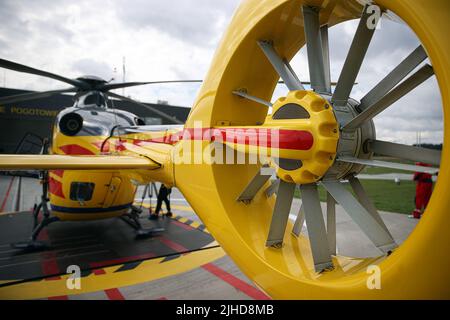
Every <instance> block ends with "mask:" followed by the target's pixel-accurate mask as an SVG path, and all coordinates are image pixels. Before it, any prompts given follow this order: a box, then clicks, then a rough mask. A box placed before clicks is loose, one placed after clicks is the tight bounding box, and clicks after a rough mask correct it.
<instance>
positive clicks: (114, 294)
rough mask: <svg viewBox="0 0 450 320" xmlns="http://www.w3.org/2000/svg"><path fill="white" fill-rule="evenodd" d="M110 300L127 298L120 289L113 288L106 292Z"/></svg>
mask: <svg viewBox="0 0 450 320" xmlns="http://www.w3.org/2000/svg"><path fill="white" fill-rule="evenodd" d="M105 293H106V295H107V296H108V299H109V300H125V297H124V296H123V295H122V294H121V293H120V291H119V289H117V288H112V289H106V290H105Z"/></svg>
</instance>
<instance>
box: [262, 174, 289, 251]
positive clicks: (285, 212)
mask: <svg viewBox="0 0 450 320" xmlns="http://www.w3.org/2000/svg"><path fill="white" fill-rule="evenodd" d="M295 186H296V185H295V184H294V183H288V182H285V181H280V187H279V189H278V194H277V200H276V202H275V207H274V209H273V215H272V221H271V224H270V229H269V235H268V237H267V241H266V246H267V247H275V248H279V247H281V246H282V244H283V238H284V234H285V231H286V225H287V221H288V219H289V212H290V211H291V205H292V200H293V198H294V192H295Z"/></svg>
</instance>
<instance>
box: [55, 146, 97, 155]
mask: <svg viewBox="0 0 450 320" xmlns="http://www.w3.org/2000/svg"><path fill="white" fill-rule="evenodd" d="M59 149H61V151H62V152H64V153H65V154H70V155H93V154H94V152H92V151H91V150H89V149H86V148H85V147H82V146H80V145H78V144H67V145H65V146H61V147H59Z"/></svg>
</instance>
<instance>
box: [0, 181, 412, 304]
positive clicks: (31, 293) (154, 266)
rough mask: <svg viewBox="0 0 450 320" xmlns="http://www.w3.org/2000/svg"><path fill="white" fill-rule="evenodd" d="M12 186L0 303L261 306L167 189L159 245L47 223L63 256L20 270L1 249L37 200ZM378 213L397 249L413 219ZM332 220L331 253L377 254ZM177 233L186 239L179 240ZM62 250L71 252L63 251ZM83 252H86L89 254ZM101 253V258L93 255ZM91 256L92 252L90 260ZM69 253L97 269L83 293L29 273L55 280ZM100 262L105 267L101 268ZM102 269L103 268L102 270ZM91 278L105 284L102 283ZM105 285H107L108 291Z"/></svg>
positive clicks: (120, 231)
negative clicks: (49, 265)
mask: <svg viewBox="0 0 450 320" xmlns="http://www.w3.org/2000/svg"><path fill="white" fill-rule="evenodd" d="M361 178H362V177H361ZM18 180H19V179H18V178H17V177H16V178H14V179H13V178H12V177H7V176H2V177H0V209H1V210H0V297H2V298H12V297H15V298H27V299H74V300H75V299H114V300H121V299H132V300H139V299H199V300H206V299H224V300H227V299H238V300H240V299H269V297H267V296H266V295H265V294H264V293H263V292H262V291H260V290H259V289H258V288H256V286H254V285H253V284H252V282H251V281H250V280H249V279H248V278H247V277H246V276H245V275H244V274H243V273H242V272H241V271H240V270H239V268H238V267H237V266H236V265H235V264H234V262H233V261H232V260H231V259H230V258H229V257H228V256H227V255H226V254H225V252H224V251H223V250H222V249H221V248H220V246H219V244H218V243H217V242H215V240H214V239H213V238H212V236H211V235H210V234H209V233H208V231H207V229H206V228H205V226H203V224H202V222H201V221H200V219H199V218H198V216H197V215H196V214H195V212H194V211H193V210H192V209H191V208H190V206H189V204H188V203H187V202H186V200H185V199H184V197H183V196H182V194H181V193H180V192H179V191H178V190H177V189H173V191H172V194H171V203H172V206H173V210H172V211H173V212H174V214H175V217H174V219H169V218H166V219H167V220H165V219H164V220H163V219H160V221H159V222H158V223H163V224H166V227H167V224H169V227H170V228H172V229H171V230H172V231H171V232H169V233H168V234H167V235H166V237H167V241H162V240H158V241H159V242H155V241H154V240H153V242H152V241H148V242H142V243H140V244H135V243H134V242H133V240H132V238H131V237H129V236H128V235H127V234H128V233H129V232H131V230H130V229H127V228H126V226H124V224H121V222H120V221H118V220H117V219H116V220H113V219H109V220H104V221H97V222H77V223H72V222H71V223H55V224H54V225H50V226H49V227H48V234H47V237H48V239H49V240H51V241H52V243H53V242H55V243H58V241H59V243H60V244H61V245H62V248H60V249H61V250H63V252H62V253H61V252H56V253H55V252H54V253H51V252H50V253H45V252H44V253H40V254H39V255H37V257H38V258H33V259H34V260H36V261H35V267H36V266H40V268H37V269H36V268H35V269H33V268H30V267H29V266H27V267H26V268H25V267H23V266H20V263H21V262H26V261H30V259H31V258H30V257H28V256H27V257H25V258H24V257H21V256H20V255H18V254H17V252H14V251H11V248H10V246H9V244H11V243H13V242H16V241H19V240H20V238H21V237H22V238H23V237H25V239H26V235H27V234H28V232H29V231H30V230H31V228H32V219H31V214H29V210H30V209H31V208H32V207H33V205H34V203H35V202H37V200H38V198H39V194H40V185H39V182H38V181H37V180H34V179H30V178H22V181H21V192H20V196H19V194H18V192H17V191H18V185H19V183H18V182H19V181H18ZM142 190H143V189H142V188H139V190H138V192H137V195H136V199H135V205H138V206H140V205H141V204H142V208H143V210H144V213H143V214H142V218H141V221H142V223H143V224H145V225H146V226H148V225H149V224H150V221H148V220H147V214H148V211H147V210H148V207H149V206H151V205H152V206H154V205H155V202H156V197H155V196H153V197H152V198H149V197H146V198H145V199H144V201H143V202H142V198H141V197H140V195H141V194H142ZM322 206H323V209H324V210H323V211H324V212H325V204H324V203H322ZM299 207H300V200H299V199H294V205H293V206H292V210H291V215H290V218H291V219H295V217H296V215H297V211H298V208H299ZM163 208H164V207H163ZM164 209H165V208H164ZM18 212H21V213H18ZM380 214H381V216H382V218H383V220H384V221H385V223H386V225H387V227H388V228H389V230H390V232H391V233H392V235H393V237H394V238H395V240H396V242H397V243H398V244H401V243H402V242H403V241H404V240H405V239H406V238H407V237H408V235H409V234H410V233H411V232H412V231H413V229H414V227H415V226H416V224H417V223H418V220H414V219H409V218H408V217H407V215H404V214H397V213H389V212H380ZM336 221H337V222H336V223H337V243H338V248H337V250H338V253H339V254H341V255H346V256H354V257H370V256H378V255H379V252H378V250H377V249H376V248H375V247H374V246H373V244H372V243H371V242H370V241H369V239H368V238H367V237H366V236H365V235H364V234H363V233H362V232H361V231H360V229H359V227H358V226H357V225H356V224H355V223H354V222H353V221H352V220H351V219H350V217H349V216H348V215H347V214H346V213H345V211H344V210H343V209H342V208H341V207H340V206H339V205H338V206H337V207H336ZM18 222H19V223H18ZM58 224H59V225H58ZM14 226H16V227H17V228H19V229H20V230H19V229H17V230H19V231H20V232H14V230H15V229H14V228H15V227H14ZM19 226H20V227H19ZM303 228H304V232H307V230H306V227H305V226H304V227H303ZM8 229H9V232H8ZM183 232H185V233H186V235H183ZM99 234H100V235H102V236H99ZM185 236H188V238H192V239H194V240H192V241H193V242H192V243H191V246H190V244H189V242H186V239H188V238H186V239H185V238H183V237H185ZM71 237H72V238H73V237H78V239H77V241H82V240H83V241H85V242H84V244H83V245H84V246H85V247H88V248H87V249H86V248H85V249H83V248H81V249H80V248H77V244H76V243H73V241H71ZM25 239H22V240H25ZM68 243H70V245H71V247H66V246H68ZM89 245H91V246H92V247H91V248H89ZM80 246H81V244H80ZM184 246H186V247H184ZM117 247H120V248H121V250H118V249H117ZM192 249H195V250H192ZM64 250H66V251H65V252H64ZM71 250H72V251H71ZM77 250H78V251H77ZM89 250H92V252H94V254H92V255H88V253H90V252H91V251H89ZM102 250H103V251H104V252H101V251H102ZM95 251H99V252H97V253H95ZM92 252H91V253H92ZM76 253H78V254H84V256H83V259H84V260H83V261H84V262H86V263H87V262H89V263H91V266H97V269H95V268H91V269H87V270H88V271H89V272H88V271H86V274H85V278H83V279H86V280H84V281H86V282H85V283H87V284H86V286H87V287H88V288H85V289H83V290H82V291H80V292H74V293H73V294H67V292H62V291H61V290H60V289H58V283H60V282H61V281H62V280H64V279H65V276H64V275H61V274H60V275H59V282H58V279H56V280H54V281H48V279H45V277H50V278H52V277H51V276H52V274H51V273H50V274H42V273H39V272H38V271H36V270H38V269H39V270H41V272H42V270H43V269H42V266H43V265H45V264H43V263H42V261H43V260H42V259H44V261H47V260H50V261H53V263H54V265H55V263H56V266H59V269H57V270H58V271H60V272H62V273H63V271H64V270H65V269H64V267H65V266H66V265H67V263H69V261H72V262H73V261H75V260H76V259H75V258H76V257H72V258H71V259H69V258H67V256H69V257H70V255H71V254H72V255H74V254H76ZM52 254H53V255H56V258H55V256H54V257H51V255H52ZM152 254H153V256H152ZM46 255H47V256H46ZM48 255H50V258H49V256H48ZM35 256H36V255H35ZM42 257H44V258H42ZM136 257H137V258H139V259H141V260H142V261H140V263H139V264H136V261H134V260H133V259H136ZM173 257H176V258H173ZM33 259H31V260H33ZM45 259H47V260H45ZM52 259H53V260H52ZM64 259H66V260H64ZM74 259H75V260H74ZM80 259H81V258H80ZM114 259H115V260H114ZM183 260H184V262H183ZM55 261H56V262H55ZM108 261H109V262H111V261H112V262H113V263H112V264H111V263H110V264H108V263H107V262H108ZM102 262H104V263H106V264H103V265H102ZM11 263H19V265H16V266H14V268H12V269H11V267H10V268H8V267H4V266H5V265H6V266H7V265H8V264H11ZM96 263H97V264H96ZM133 263H134V264H133ZM20 270H21V271H20ZM32 270H35V271H32ZM19 271H20V272H21V273H20V272H19ZM14 272H16V274H14ZM27 272H29V274H27ZM33 272H34V273H33ZM15 275H16V277H14V276H15ZM17 276H19V277H17ZM42 276H44V279H40V281H37V280H36V279H35V280H34V281H32V282H27V283H25V284H21V285H11V286H9V285H8V282H9V283H11V281H17V280H21V279H22V280H23V279H29V278H33V277H38V278H39V277H42ZM100 277H103V278H100ZM53 278H58V277H53ZM99 279H105V281H100V280H99ZM108 279H109V280H108ZM106 280H108V281H109V282H108V281H106ZM49 283H51V284H52V285H49ZM91 283H92V286H91ZM99 283H100V284H102V285H99ZM111 283H114V285H113V286H111ZM2 285H3V287H2ZM52 290H53V291H52Z"/></svg>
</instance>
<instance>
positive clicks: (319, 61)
mask: <svg viewBox="0 0 450 320" xmlns="http://www.w3.org/2000/svg"><path fill="white" fill-rule="evenodd" d="M319 10H320V8H314V7H309V6H303V7H302V12H303V21H304V24H305V37H306V48H307V53H308V65H309V77H310V79H311V87H312V88H313V89H314V91H316V92H322V93H331V87H330V88H327V85H326V80H325V63H324V56H323V54H324V49H323V47H322V35H321V31H320V22H319Z"/></svg>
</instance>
